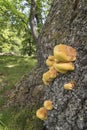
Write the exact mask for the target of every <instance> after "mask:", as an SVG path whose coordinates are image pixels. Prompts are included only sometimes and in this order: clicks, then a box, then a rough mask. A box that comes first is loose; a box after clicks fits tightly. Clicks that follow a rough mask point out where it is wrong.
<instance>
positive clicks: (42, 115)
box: [36, 107, 47, 120]
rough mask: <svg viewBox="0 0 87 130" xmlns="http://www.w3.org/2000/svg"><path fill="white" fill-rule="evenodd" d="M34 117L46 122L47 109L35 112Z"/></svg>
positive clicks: (42, 108)
mask: <svg viewBox="0 0 87 130" xmlns="http://www.w3.org/2000/svg"><path fill="white" fill-rule="evenodd" d="M36 116H37V117H38V118H39V119H41V120H46V119H47V109H46V108H44V107H41V108H40V109H38V110H37V111H36Z"/></svg>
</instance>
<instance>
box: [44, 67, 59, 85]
mask: <svg viewBox="0 0 87 130" xmlns="http://www.w3.org/2000/svg"><path fill="white" fill-rule="evenodd" d="M57 75H58V73H57V71H56V69H55V68H54V67H50V69H49V71H47V72H45V73H44V74H43V78H42V80H43V82H44V84H45V85H48V84H49V83H50V82H51V81H52V80H53V79H54V78H56V77H57Z"/></svg>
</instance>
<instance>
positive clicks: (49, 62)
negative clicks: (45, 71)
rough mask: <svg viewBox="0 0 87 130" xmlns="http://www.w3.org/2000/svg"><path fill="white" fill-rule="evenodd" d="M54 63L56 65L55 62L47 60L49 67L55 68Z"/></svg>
mask: <svg viewBox="0 0 87 130" xmlns="http://www.w3.org/2000/svg"><path fill="white" fill-rule="evenodd" d="M54 63H55V61H54V60H49V59H47V60H46V65H47V66H49V67H51V66H53V64H54Z"/></svg>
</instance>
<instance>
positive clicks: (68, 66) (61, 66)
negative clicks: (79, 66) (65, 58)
mask: <svg viewBox="0 0 87 130" xmlns="http://www.w3.org/2000/svg"><path fill="white" fill-rule="evenodd" d="M54 67H55V69H56V70H57V71H59V70H62V71H63V72H65V71H70V70H74V69H75V67H74V64H73V63H72V62H67V63H55V64H54ZM62 71H61V72H62Z"/></svg>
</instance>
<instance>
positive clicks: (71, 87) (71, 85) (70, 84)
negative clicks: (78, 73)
mask: <svg viewBox="0 0 87 130" xmlns="http://www.w3.org/2000/svg"><path fill="white" fill-rule="evenodd" d="M74 86H75V83H74V82H72V81H71V82H70V83H67V84H64V89H66V90H72V89H73V88H74Z"/></svg>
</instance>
